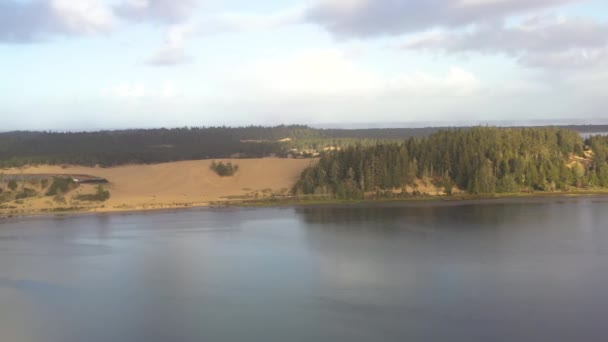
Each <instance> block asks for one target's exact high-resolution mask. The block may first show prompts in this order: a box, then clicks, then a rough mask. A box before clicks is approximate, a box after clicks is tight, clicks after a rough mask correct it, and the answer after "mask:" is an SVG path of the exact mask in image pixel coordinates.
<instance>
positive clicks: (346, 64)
mask: <svg viewBox="0 0 608 342" xmlns="http://www.w3.org/2000/svg"><path fill="white" fill-rule="evenodd" d="M232 82H233V84H232V85H230V86H229V88H232V87H237V88H238V87H245V88H246V89H244V90H243V92H242V93H243V94H252V96H253V97H258V96H260V97H266V98H295V97H300V98H331V97H338V98H347V97H358V96H364V97H383V96H401V97H408V96H411V97H418V96H441V95H448V96H450V97H455V96H469V95H471V94H474V93H475V92H476V90H477V89H478V88H479V84H480V82H479V80H478V79H477V78H476V77H475V76H474V75H472V74H471V73H469V72H467V71H465V70H463V69H461V68H458V67H453V68H451V69H450V70H449V71H448V72H447V73H446V74H443V75H438V74H430V73H424V72H415V73H408V74H394V73H390V74H384V73H379V72H375V71H371V70H367V69H365V68H362V67H361V66H359V65H358V64H357V63H355V62H354V61H353V60H351V59H349V58H348V55H347V54H346V53H344V52H343V51H342V50H338V49H320V50H304V51H300V52H298V53H294V54H292V55H289V56H283V57H279V58H268V59H262V60H259V61H257V62H255V63H253V64H251V65H248V66H247V67H245V68H244V69H241V70H239V72H238V74H235V75H233V77H232ZM239 85H240V86H239Z"/></svg>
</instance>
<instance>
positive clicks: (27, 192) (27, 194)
mask: <svg viewBox="0 0 608 342" xmlns="http://www.w3.org/2000/svg"><path fill="white" fill-rule="evenodd" d="M36 195H38V192H37V191H36V190H34V189H29V188H23V191H21V192H20V193H18V194H17V196H15V199H18V200H20V199H24V198H30V197H35V196H36Z"/></svg>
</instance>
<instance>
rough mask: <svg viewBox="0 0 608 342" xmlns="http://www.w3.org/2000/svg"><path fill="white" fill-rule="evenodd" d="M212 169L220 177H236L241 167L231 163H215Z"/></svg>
mask: <svg viewBox="0 0 608 342" xmlns="http://www.w3.org/2000/svg"><path fill="white" fill-rule="evenodd" d="M210 169H211V170H213V171H214V172H215V173H217V174H218V176H220V177H231V176H234V174H235V173H236V172H237V171H238V170H239V166H238V165H236V164H232V163H231V162H228V163H225V164H224V163H223V162H219V163H216V162H215V161H213V162H212V163H211V166H210Z"/></svg>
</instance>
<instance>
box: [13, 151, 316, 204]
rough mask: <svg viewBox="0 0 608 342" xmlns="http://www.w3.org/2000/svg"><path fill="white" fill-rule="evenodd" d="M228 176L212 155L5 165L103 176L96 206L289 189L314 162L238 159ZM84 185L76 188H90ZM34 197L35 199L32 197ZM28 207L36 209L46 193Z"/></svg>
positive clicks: (204, 199) (195, 199)
mask: <svg viewBox="0 0 608 342" xmlns="http://www.w3.org/2000/svg"><path fill="white" fill-rule="evenodd" d="M217 161H218V162H219V161H224V162H227V161H231V162H232V163H235V164H237V165H238V166H239V171H238V173H237V174H236V175H235V176H233V177H224V178H222V177H219V176H218V175H217V174H216V173H215V172H213V171H212V170H211V169H210V165H211V163H212V161H211V160H200V161H183V162H174V163H165V164H155V165H127V166H119V167H112V168H93V167H81V166H69V167H61V166H32V167H27V168H21V169H12V170H4V172H5V173H23V174H87V175H92V176H98V177H103V178H106V179H107V180H108V181H109V182H110V184H108V185H107V186H106V187H107V188H108V189H109V190H110V192H111V198H110V200H108V201H107V202H105V203H104V206H103V208H97V209H95V210H97V211H113V210H138V209H156V208H172V207H180V206H191V205H199V206H200V205H207V204H209V203H210V202H216V201H221V200H227V199H230V198H233V199H234V198H242V197H253V196H256V195H258V196H264V195H269V194H270V193H271V192H272V193H275V194H276V193H280V192H282V191H286V190H287V189H291V187H292V186H293V185H294V184H295V182H296V181H297V179H298V178H299V176H300V173H301V172H302V171H303V170H304V169H305V168H306V167H308V166H309V165H311V164H312V163H314V162H315V161H314V160H311V159H278V158H264V159H238V160H219V159H218V160H217ZM93 188H94V186H93V185H83V186H81V187H80V188H79V189H78V190H77V191H76V192H78V193H83V192H93ZM34 202H35V201H34ZM38 202H39V203H37V204H36V205H33V204H32V203H29V207H30V208H37V209H40V208H41V207H44V203H48V202H49V201H48V199H47V200H44V201H42V200H41V199H39V201H38Z"/></svg>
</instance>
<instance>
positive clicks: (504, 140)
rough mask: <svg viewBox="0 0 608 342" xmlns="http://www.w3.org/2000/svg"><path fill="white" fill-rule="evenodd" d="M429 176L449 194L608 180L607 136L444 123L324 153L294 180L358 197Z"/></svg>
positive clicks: (303, 188)
mask: <svg viewBox="0 0 608 342" xmlns="http://www.w3.org/2000/svg"><path fill="white" fill-rule="evenodd" d="M416 180H428V181H430V182H432V183H433V184H435V185H438V186H441V187H443V188H444V189H445V193H446V194H448V195H449V194H451V193H452V189H454V188H457V189H462V190H464V191H466V192H468V193H470V194H490V193H517V192H533V191H556V190H568V189H572V188H590V187H608V138H607V137H601V136H595V137H591V138H589V139H587V140H584V139H583V138H582V137H581V136H580V133H579V132H577V131H574V130H567V129H563V128H555V127H549V128H494V127H474V128H470V129H466V130H462V129H446V130H442V131H440V132H437V133H434V134H432V135H430V136H428V137H423V138H418V137H412V138H409V139H407V140H405V141H403V142H401V143H378V144H376V145H373V146H363V145H355V146H350V147H347V148H344V149H342V150H339V151H333V152H331V153H327V154H325V155H324V156H323V157H322V158H321V159H320V161H319V163H318V164H317V165H315V166H313V167H310V168H308V169H306V170H305V171H304V172H303V173H302V176H301V179H300V180H299V181H298V183H297V184H296V185H295V187H294V192H295V193H296V194H298V195H332V196H336V197H337V198H341V199H360V198H364V197H365V195H366V194H368V193H370V192H378V191H382V190H392V189H402V188H404V187H406V186H414V185H415V183H416Z"/></svg>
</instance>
